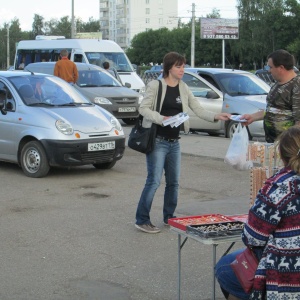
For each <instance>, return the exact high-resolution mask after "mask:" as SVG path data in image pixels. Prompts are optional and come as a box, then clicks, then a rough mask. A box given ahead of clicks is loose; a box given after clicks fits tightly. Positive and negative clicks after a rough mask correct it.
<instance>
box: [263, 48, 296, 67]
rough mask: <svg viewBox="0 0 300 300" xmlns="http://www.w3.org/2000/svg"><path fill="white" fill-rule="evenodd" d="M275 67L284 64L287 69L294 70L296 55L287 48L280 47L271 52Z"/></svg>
mask: <svg viewBox="0 0 300 300" xmlns="http://www.w3.org/2000/svg"><path fill="white" fill-rule="evenodd" d="M269 58H271V59H272V61H273V65H274V66H275V67H279V66H284V68H285V69H286V70H292V69H293V68H294V65H295V58H294V56H293V55H292V54H291V53H289V52H288V51H286V50H283V49H279V50H276V51H274V52H272V53H271V54H269V56H268V59H269Z"/></svg>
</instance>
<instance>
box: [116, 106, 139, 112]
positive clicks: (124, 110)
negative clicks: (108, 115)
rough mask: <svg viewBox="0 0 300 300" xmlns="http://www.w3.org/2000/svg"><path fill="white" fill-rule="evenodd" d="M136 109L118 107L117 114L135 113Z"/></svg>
mask: <svg viewBox="0 0 300 300" xmlns="http://www.w3.org/2000/svg"><path fill="white" fill-rule="evenodd" d="M135 111H136V107H119V112H135Z"/></svg>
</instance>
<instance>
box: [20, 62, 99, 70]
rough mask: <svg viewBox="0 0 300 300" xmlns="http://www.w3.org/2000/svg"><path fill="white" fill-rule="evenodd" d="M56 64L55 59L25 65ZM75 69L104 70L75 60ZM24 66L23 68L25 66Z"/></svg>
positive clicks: (52, 65)
mask: <svg viewBox="0 0 300 300" xmlns="http://www.w3.org/2000/svg"><path fill="white" fill-rule="evenodd" d="M55 64H56V61H50V62H37V63H30V64H28V65H27V66H26V67H30V66H36V67H41V66H43V67H45V66H48V67H49V68H54V65H55ZM75 64H76V67H77V70H78V71H86V70H97V71H104V69H103V68H101V67H99V66H96V65H93V64H86V63H79V62H75ZM26 67H25V68H26Z"/></svg>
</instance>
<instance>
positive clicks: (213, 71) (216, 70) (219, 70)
mask: <svg viewBox="0 0 300 300" xmlns="http://www.w3.org/2000/svg"><path fill="white" fill-rule="evenodd" d="M185 70H187V71H190V72H196V71H201V72H205V73H210V74H220V73H222V74H226V73H230V74H232V73H237V74H249V73H250V72H247V71H243V70H237V69H223V68H185Z"/></svg>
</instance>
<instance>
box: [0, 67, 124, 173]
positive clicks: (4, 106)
mask: <svg viewBox="0 0 300 300" xmlns="http://www.w3.org/2000/svg"><path fill="white" fill-rule="evenodd" d="M124 150H125V135H124V131H123V129H122V126H121V125H120V123H119V121H118V120H117V119H116V118H115V117H114V116H113V115H112V114H110V113H109V112H108V111H107V110H105V109H103V108H101V107H100V106H97V105H95V104H93V103H91V102H90V101H89V100H87V99H86V98H85V97H84V96H83V95H82V94H81V93H79V92H78V91H77V90H76V89H74V88H73V87H72V86H71V85H70V84H68V83H67V82H65V81H64V80H62V79H60V78H58V77H55V76H52V75H41V74H39V75H35V74H33V73H30V72H24V71H2V72H0V160H1V161H7V162H12V163H17V164H19V165H20V166H21V167H22V170H23V172H24V174H25V175H27V176H29V177H34V178H37V177H44V176H46V175H47V174H48V171H49V169H50V167H52V166H62V167H63V166H79V165H88V164H92V165H93V166H94V167H95V168H97V169H109V168H112V167H113V166H114V165H115V163H116V161H117V160H119V159H121V158H122V157H123V153H124Z"/></svg>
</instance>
